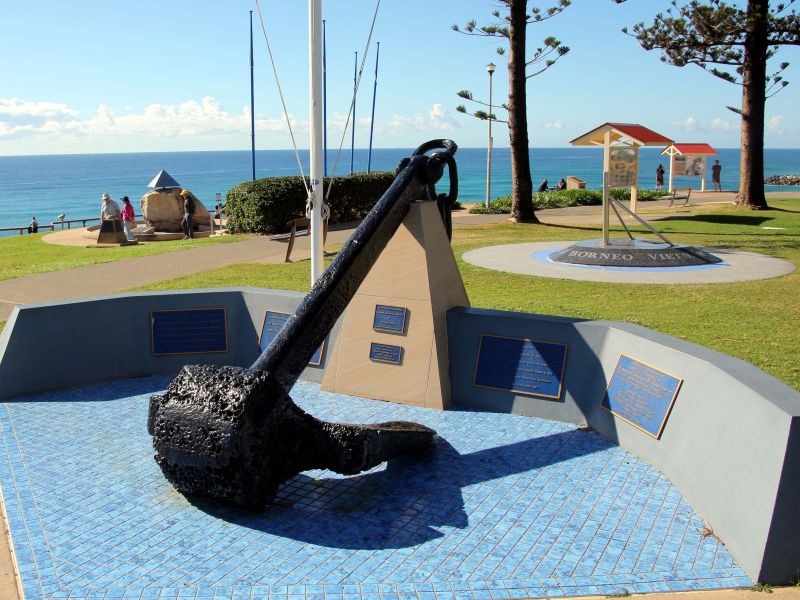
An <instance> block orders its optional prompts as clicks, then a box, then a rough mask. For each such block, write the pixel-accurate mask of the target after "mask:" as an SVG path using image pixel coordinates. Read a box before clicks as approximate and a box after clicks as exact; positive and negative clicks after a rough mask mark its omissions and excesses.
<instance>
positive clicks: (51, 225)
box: [0, 215, 144, 235]
mask: <svg viewBox="0 0 800 600" xmlns="http://www.w3.org/2000/svg"><path fill="white" fill-rule="evenodd" d="M135 218H136V219H142V220H144V217H143V216H142V215H135ZM95 221H100V217H88V218H86V219H65V220H63V221H53V222H52V223H49V224H47V225H39V231H42V230H49V231H55V230H56V227H58V228H59V229H64V226H65V225H66V228H67V229H72V224H73V223H80V224H81V227H86V224H87V223H93V222H95ZM7 231H16V232H17V233H19V235H24V234H26V233H28V226H27V225H25V226H24V227H4V228H2V229H0V233H4V232H7ZM37 233H38V232H37Z"/></svg>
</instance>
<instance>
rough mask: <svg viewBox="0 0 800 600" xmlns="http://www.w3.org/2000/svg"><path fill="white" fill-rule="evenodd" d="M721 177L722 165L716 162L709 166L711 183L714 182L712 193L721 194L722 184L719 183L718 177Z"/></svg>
mask: <svg viewBox="0 0 800 600" xmlns="http://www.w3.org/2000/svg"><path fill="white" fill-rule="evenodd" d="M721 175H722V165H721V164H719V161H718V160H715V161H714V164H713V165H711V181H713V182H714V191H715V192H721V191H722V183H721V182H720V176H721Z"/></svg>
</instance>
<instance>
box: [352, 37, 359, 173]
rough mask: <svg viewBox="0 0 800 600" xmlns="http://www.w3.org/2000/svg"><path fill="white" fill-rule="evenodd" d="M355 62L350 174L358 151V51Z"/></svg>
mask: <svg viewBox="0 0 800 600" xmlns="http://www.w3.org/2000/svg"><path fill="white" fill-rule="evenodd" d="M355 54H356V57H355V62H354V63H353V122H352V124H351V127H350V174H351V175H352V174H353V157H354V156H355V152H356V92H357V91H358V87H357V86H358V51H356V53H355Z"/></svg>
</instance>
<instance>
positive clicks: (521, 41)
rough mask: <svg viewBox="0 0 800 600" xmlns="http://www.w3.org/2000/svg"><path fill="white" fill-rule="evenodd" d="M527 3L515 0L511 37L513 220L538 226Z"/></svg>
mask: <svg viewBox="0 0 800 600" xmlns="http://www.w3.org/2000/svg"><path fill="white" fill-rule="evenodd" d="M527 11H528V1H527V0H512V1H511V2H510V10H509V17H510V18H509V28H508V29H509V36H508V137H509V144H510V146H511V219H510V220H511V221H516V222H517V223H538V222H539V219H537V218H536V214H535V213H534V212H533V182H532V181H531V164H530V156H529V153H528V115H527V106H528V103H527V100H526V98H525V86H526V83H527V80H526V79H525V34H526V28H527V25H528V23H527Z"/></svg>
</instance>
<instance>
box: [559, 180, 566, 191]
mask: <svg viewBox="0 0 800 600" xmlns="http://www.w3.org/2000/svg"><path fill="white" fill-rule="evenodd" d="M557 189H558V190H559V191H561V190H565V189H567V182H566V180H565V179H564V178H563V177H562V178H561V179H559V180H558V188H557Z"/></svg>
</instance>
